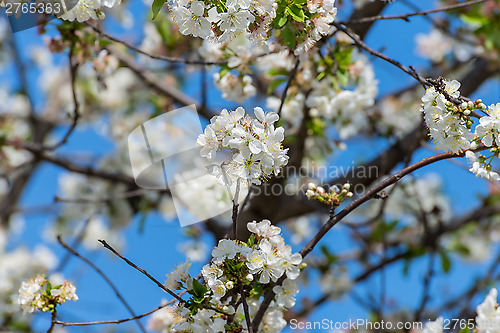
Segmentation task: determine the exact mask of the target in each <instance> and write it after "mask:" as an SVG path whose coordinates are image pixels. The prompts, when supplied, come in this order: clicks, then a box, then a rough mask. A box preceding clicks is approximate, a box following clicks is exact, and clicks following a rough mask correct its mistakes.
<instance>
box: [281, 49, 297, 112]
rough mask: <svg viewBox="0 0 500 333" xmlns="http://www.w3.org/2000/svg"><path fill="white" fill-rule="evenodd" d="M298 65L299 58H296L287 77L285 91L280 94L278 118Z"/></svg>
mask: <svg viewBox="0 0 500 333" xmlns="http://www.w3.org/2000/svg"><path fill="white" fill-rule="evenodd" d="M299 64H300V58H297V61H296V62H295V67H293V70H292V72H291V73H290V76H289V77H288V81H287V82H286V86H285V89H284V90H283V93H282V94H281V103H280V108H279V109H278V116H280V117H281V110H282V109H283V105H284V104H285V99H286V94H287V93H288V88H290V85H291V84H292V81H293V78H294V77H295V74H297V70H298V69H299Z"/></svg>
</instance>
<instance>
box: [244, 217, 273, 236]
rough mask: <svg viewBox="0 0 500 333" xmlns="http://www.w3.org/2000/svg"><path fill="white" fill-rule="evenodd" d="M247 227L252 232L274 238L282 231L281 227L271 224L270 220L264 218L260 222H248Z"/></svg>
mask: <svg viewBox="0 0 500 333" xmlns="http://www.w3.org/2000/svg"><path fill="white" fill-rule="evenodd" d="M247 228H248V230H249V231H250V232H253V233H254V234H256V235H258V236H260V237H264V238H272V237H274V236H277V235H279V234H280V233H281V229H280V228H279V227H277V226H275V225H272V224H271V221H269V220H262V221H260V222H256V221H253V222H248V223H247Z"/></svg>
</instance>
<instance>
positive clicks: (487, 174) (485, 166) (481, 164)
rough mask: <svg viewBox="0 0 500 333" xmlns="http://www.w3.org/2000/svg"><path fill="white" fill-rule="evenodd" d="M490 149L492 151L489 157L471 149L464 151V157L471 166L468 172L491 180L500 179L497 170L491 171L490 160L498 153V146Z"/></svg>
mask: <svg viewBox="0 0 500 333" xmlns="http://www.w3.org/2000/svg"><path fill="white" fill-rule="evenodd" d="M490 151H491V152H492V153H493V154H492V155H491V156H490V157H488V158H486V157H484V156H483V155H481V154H479V153H474V152H472V151H470V150H469V151H467V152H465V157H467V160H468V161H469V163H471V164H472V167H471V168H470V169H469V171H470V172H472V173H473V174H475V175H476V177H481V178H486V179H491V180H500V176H499V175H498V173H497V172H495V171H492V170H491V169H492V166H491V161H492V159H493V157H494V156H497V157H498V155H499V153H500V152H499V148H492V149H490Z"/></svg>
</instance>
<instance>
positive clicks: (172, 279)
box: [165, 258, 191, 290]
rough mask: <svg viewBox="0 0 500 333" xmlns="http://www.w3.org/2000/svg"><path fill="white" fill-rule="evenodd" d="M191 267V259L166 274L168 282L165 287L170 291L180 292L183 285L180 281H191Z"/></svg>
mask: <svg viewBox="0 0 500 333" xmlns="http://www.w3.org/2000/svg"><path fill="white" fill-rule="evenodd" d="M190 267H191V263H190V262H189V258H188V259H186V261H185V262H184V263H182V264H179V265H177V267H175V268H174V269H173V270H172V272H170V273H168V274H166V277H167V280H166V281H165V287H167V288H168V289H170V290H180V289H181V287H182V285H181V283H180V282H179V281H182V282H185V283H186V284H187V281H188V280H189V279H190V276H189V273H188V272H189V268H190Z"/></svg>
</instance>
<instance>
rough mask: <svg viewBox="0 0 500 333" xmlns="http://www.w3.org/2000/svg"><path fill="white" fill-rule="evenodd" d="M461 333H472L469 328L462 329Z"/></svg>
mask: <svg viewBox="0 0 500 333" xmlns="http://www.w3.org/2000/svg"><path fill="white" fill-rule="evenodd" d="M460 333H470V329H469V328H468V327H466V328H462V329H461V330H460Z"/></svg>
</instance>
